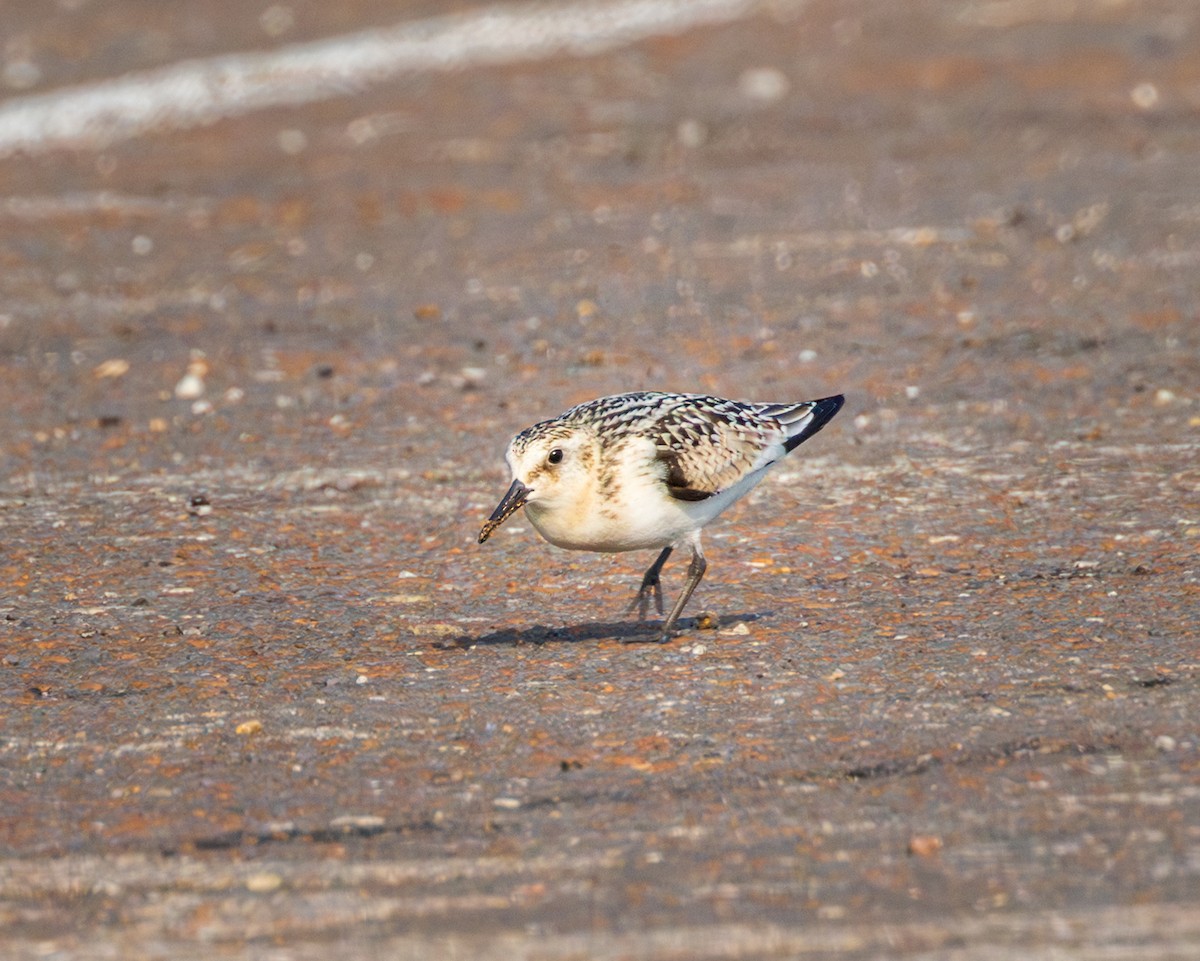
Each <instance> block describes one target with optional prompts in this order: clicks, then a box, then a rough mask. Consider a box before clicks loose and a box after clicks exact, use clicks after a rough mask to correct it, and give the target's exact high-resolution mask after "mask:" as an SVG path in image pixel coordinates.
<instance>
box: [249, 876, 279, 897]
mask: <svg viewBox="0 0 1200 961" xmlns="http://www.w3.org/2000/svg"><path fill="white" fill-rule="evenodd" d="M282 884H283V878H281V877H280V876H279V875H278V874H275V873H273V872H271V871H260V872H258V873H257V874H252V875H250V877H248V878H246V890H247V891H253V892H254V893H255V894H267V893H268V892H271V891H274V890H276V889H277V888H279V886H280V885H282Z"/></svg>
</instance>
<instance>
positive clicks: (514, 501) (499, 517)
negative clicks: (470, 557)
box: [479, 480, 533, 544]
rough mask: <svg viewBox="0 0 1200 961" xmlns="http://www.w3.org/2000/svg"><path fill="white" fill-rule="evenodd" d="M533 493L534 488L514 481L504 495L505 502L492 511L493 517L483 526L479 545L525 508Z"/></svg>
mask: <svg viewBox="0 0 1200 961" xmlns="http://www.w3.org/2000/svg"><path fill="white" fill-rule="evenodd" d="M532 493H533V490H532V488H529V487H526V486H525V485H524V484H522V483H521V482H520V481H519V480H515V481H513V482H512V487H510V488H509V489H508V493H507V494H505V495H504V500H502V501H501V502H500V505H499V506H498V507H497V508H496V509H495V510H494V511H492V516H491V517H489V518H488V519H487V523H486V524H484V525H483V529H482V530H481V531H480V532H479V543H480V544H482V543H483V542H484V541H486V540H487V539H488V538H489V537H491V536H492V531H494V530H495V529H496V528H497V527H499V526H500V525H501V524H503V523H504V522H505V521H506V520H508V519H509V517H511V516H512V515H513V514H515V513H516V512H517V511H519V510H520V509H521V508H522V507H524V506H525V501H526V500H527V499H528V497H529V495H530V494H532Z"/></svg>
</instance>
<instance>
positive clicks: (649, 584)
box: [629, 547, 674, 621]
mask: <svg viewBox="0 0 1200 961" xmlns="http://www.w3.org/2000/svg"><path fill="white" fill-rule="evenodd" d="M673 550H674V548H673V547H664V548H663V549H662V553H661V554H659V555H658V560H656V561H655V562H654V563H653V564H651V565H650V569H649V570H648V571H646V576H645V577H643V578H642V586H641V587H640V588H639V589H638V592H637V597H635V598H634V599H633V603H632V604H630V605H629V610H630V611H632V610H633V609H634V608H637V612H638V620H639V621H644V620H645V619H646V608H647V607H649V605H650V595H651V594H653V595H654V609H655V610H656V611H658V613H659V614H661V613H662V612H663V603H662V585H661V584H660V583H659V580H658V575H659V574H661V573H662V569H663V565H664V564H665V563H666V562H667V558H668V557H670V556H671V551H673Z"/></svg>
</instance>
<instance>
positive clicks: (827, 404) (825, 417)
mask: <svg viewBox="0 0 1200 961" xmlns="http://www.w3.org/2000/svg"><path fill="white" fill-rule="evenodd" d="M844 403H846V397H845V395H844V394H834V395H833V396H832V397H822V398H821V399H820V400H814V401H812V414H811V416H810V419H809V421H808V423H807V424H806V425H805V426H804V430H802V431H800V433H799V434H795V435H793V436H792V437H789V438H788V439H787V441H786V442H785V443H784V445H783V446H784V448H785V449H786V450H789V451H790V450H794V449H795V448H797V447H799V446H800V445H801V444H803V443H804V442H805V441H806V440H808V439H809V438H810V437H812V435H813V434H815V433H816V432H817V431H819V430H820V429H821V428H822V427H824V426H825V425H826V424H828V423H829V422H830V421H831V420H833V415H834V414H836V413H837V412H838V411H839V410H841V409H842V404H844Z"/></svg>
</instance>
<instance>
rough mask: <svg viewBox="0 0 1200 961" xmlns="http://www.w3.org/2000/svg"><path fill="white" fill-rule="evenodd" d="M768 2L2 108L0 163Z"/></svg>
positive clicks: (443, 32)
mask: <svg viewBox="0 0 1200 961" xmlns="http://www.w3.org/2000/svg"><path fill="white" fill-rule="evenodd" d="M758 5H759V0H615V2H578V3H574V4H551V3H532V4H525V5H511V6H492V7H486V8H483V9H479V10H475V11H471V12H469V13H464V14H456V15H451V16H443V17H433V18H429V19H426V20H419V21H414V22H411V23H404V24H400V25H398V26H395V27H391V28H386V29H377V30H368V31H364V32H362V33H356V34H349V35H345V36H341V37H335V38H331V39H328V40H321V41H317V42H313V43H305V44H296V45H293V46H289V47H284V48H282V49H279V50H276V51H272V52H269V53H246V54H229V55H224V56H220V57H214V58H210V59H205V60H192V61H184V62H181V63H176V64H172V65H171V66H168V67H163V68H160V69H157V70H151V71H145V72H142V73H136V74H129V75H127V76H125V77H121V78H118V79H115V80H106V81H100V82H97V83H93V84H88V85H84V86H79V87H71V88H66V89H63V90H58V91H53V92H50V93H45V94H40V95H34V96H27V97H19V98H14V99H12V100H9V101H8V102H7V103H4V104H2V105H0V157H4V156H9V155H12V154H14V153H18V152H25V153H39V152H42V151H46V150H52V149H60V148H64V147H71V148H77V149H98V148H101V147H103V146H105V145H107V144H111V143H114V142H116V141H119V140H124V139H127V138H130V137H136V136H138V135H139V134H143V133H146V132H148V131H151V130H157V129H164V128H174V129H182V128H188V127H195V126H201V125H205V124H211V123H215V122H217V121H219V120H221V119H223V118H226V117H232V116H236V115H239V114H245V113H249V112H252V111H254V110H261V109H265V108H268V107H277V106H288V105H296V104H303V103H311V102H314V101H318V100H326V99H329V98H332V97H338V96H345V95H347V94H350V93H353V92H355V91H357V90H361V89H364V88H366V87H368V86H371V85H372V84H376V83H379V82H381V81H384V80H387V79H390V78H392V77H396V76H399V75H402V74H405V73H415V72H423V71H444V70H455V69H467V68H471V67H479V66H493V65H498V64H506V63H517V62H522V61H530V60H537V59H543V58H546V57H551V56H561V55H570V56H587V55H592V54H596V53H599V52H602V51H604V50H608V49H612V48H614V47H619V46H623V45H626V44H630V43H634V42H636V41H639V40H643V39H646V38H648V37H653V36H661V35H666V34H677V33H682V32H684V31H686V30H688V29H691V28H694V27H698V26H704V25H710V24H715V23H722V22H727V21H731V20H735V19H737V18H738V17H741V16H744V15H746V14H747V13H749V12H750V11H752V10H753V9H754V8H755V7H757V6H758Z"/></svg>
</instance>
